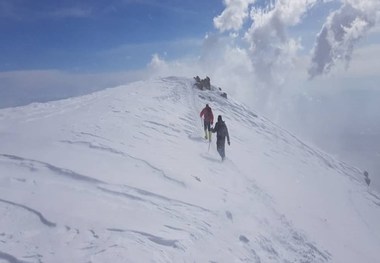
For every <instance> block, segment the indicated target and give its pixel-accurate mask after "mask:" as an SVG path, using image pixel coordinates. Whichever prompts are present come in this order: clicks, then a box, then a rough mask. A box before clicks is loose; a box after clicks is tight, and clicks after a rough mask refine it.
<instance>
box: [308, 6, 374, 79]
mask: <svg viewBox="0 0 380 263" xmlns="http://www.w3.org/2000/svg"><path fill="white" fill-rule="evenodd" d="M379 10H380V1H378V0H373V1H371V0H367V1H359V0H346V1H344V3H343V5H342V6H341V8H340V9H339V10H337V11H334V12H332V13H331V14H330V15H329V17H328V18H327V21H326V22H325V23H324V25H323V26H322V29H321V31H320V33H319V34H318V36H317V40H316V44H315V47H314V50H313V55H312V60H311V61H312V63H311V66H310V68H309V70H308V72H309V76H310V78H314V77H315V76H318V75H321V74H325V73H328V72H330V70H331V68H332V67H333V66H334V65H335V64H336V62H337V61H341V60H342V61H343V62H344V63H345V65H346V67H348V66H349V63H350V61H351V59H352V53H353V50H354V47H355V44H356V43H357V42H358V41H359V40H360V39H361V38H363V36H365V34H366V33H367V32H368V31H369V30H370V29H371V28H373V27H374V26H375V25H376V20H377V17H378V15H379V12H380V11H379Z"/></svg>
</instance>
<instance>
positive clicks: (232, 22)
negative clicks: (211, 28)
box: [214, 0, 256, 32]
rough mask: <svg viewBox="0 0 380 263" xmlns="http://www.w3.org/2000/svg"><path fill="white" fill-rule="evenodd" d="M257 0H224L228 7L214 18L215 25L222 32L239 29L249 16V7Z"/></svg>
mask: <svg viewBox="0 0 380 263" xmlns="http://www.w3.org/2000/svg"><path fill="white" fill-rule="evenodd" d="M255 2H256V0H224V4H225V6H226V9H225V10H224V11H223V12H222V14H220V15H219V16H217V17H215V18H214V25H215V27H216V28H217V29H218V30H220V31H221V32H224V31H228V30H235V31H238V30H240V29H241V27H242V26H243V23H244V20H245V19H246V18H248V8H249V6H250V4H253V3H255Z"/></svg>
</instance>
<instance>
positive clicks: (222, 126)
mask: <svg viewBox="0 0 380 263" xmlns="http://www.w3.org/2000/svg"><path fill="white" fill-rule="evenodd" d="M218 136H220V137H223V138H224V137H226V136H227V126H226V124H225V123H224V122H221V123H220V125H219V131H218Z"/></svg>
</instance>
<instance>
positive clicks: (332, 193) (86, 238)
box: [0, 77, 380, 262]
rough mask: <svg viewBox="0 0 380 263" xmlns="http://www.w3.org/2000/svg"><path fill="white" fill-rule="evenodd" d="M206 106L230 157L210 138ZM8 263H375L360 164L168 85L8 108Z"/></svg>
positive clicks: (0, 146)
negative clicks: (222, 126)
mask: <svg viewBox="0 0 380 263" xmlns="http://www.w3.org/2000/svg"><path fill="white" fill-rule="evenodd" d="M206 103H209V104H210V106H211V107H212V108H213V111H214V114H215V115H216V116H217V115H219V114H220V115H222V116H223V119H224V120H225V121H226V124H227V126H228V128H229V131H230V136H231V146H230V147H228V146H226V147H227V148H226V154H227V160H226V161H225V162H223V163H222V162H220V160H219V156H218V154H217V152H216V149H215V145H214V144H215V142H214V141H213V142H212V144H211V147H210V149H209V150H208V146H209V145H208V143H207V142H206V141H204V139H203V138H202V134H203V131H202V127H201V120H200V118H199V112H200V110H201V109H202V108H203V107H204V105H205V104H206ZM0 213H1V215H2V216H1V217H0V261H1V260H5V262H377V260H378V258H380V257H379V256H380V252H379V249H378V248H379V247H380V228H379V227H378V222H379V219H380V198H379V197H378V196H377V194H375V193H371V192H369V190H368V188H367V186H366V184H365V182H364V178H363V176H362V173H361V171H360V170H358V169H357V168H354V167H351V166H349V165H347V164H345V163H343V162H340V161H338V160H335V159H334V158H332V157H330V156H329V155H328V154H326V153H323V152H322V151H319V150H316V149H313V148H312V147H309V146H308V145H307V144H305V143H303V142H302V141H301V140H299V139H298V138H296V137H295V136H293V135H292V134H290V133H288V132H287V131H285V130H283V129H281V128H280V127H278V126H276V125H275V124H273V123H271V122H270V121H268V120H266V119H265V118H262V117H261V116H257V114H256V113H255V112H253V111H252V110H250V109H249V108H247V107H246V106H244V105H242V104H240V103H238V102H236V101H234V100H233V99H231V98H229V99H225V98H223V97H221V96H220V95H219V94H218V93H217V92H216V91H200V90H198V89H195V88H193V81H192V80H191V79H186V78H177V77H169V78H163V79H156V80H151V81H145V82H137V83H133V84H130V85H127V86H121V87H117V88H113V89H107V90H104V91H101V92H96V93H93V94H90V95H86V96H82V97H77V98H71V99H66V100H62V101H55V102H50V103H45V104H31V105H28V106H23V107H18V108H8V109H3V110H0Z"/></svg>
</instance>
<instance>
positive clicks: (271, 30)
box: [214, 0, 380, 86]
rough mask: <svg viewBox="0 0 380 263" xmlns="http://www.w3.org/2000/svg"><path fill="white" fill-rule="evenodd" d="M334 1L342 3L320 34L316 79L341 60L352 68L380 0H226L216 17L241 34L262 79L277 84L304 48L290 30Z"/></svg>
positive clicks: (314, 57) (313, 65)
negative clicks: (312, 13)
mask: <svg viewBox="0 0 380 263" xmlns="http://www.w3.org/2000/svg"><path fill="white" fill-rule="evenodd" d="M329 2H340V8H339V9H338V10H334V11H331V13H330V14H329V15H328V17H327V19H326V21H325V22H324V23H323V25H322V29H321V31H320V32H319V34H318V35H317V36H316V42H315V45H314V49H313V50H312V51H311V52H312V56H311V65H310V66H309V69H308V74H309V77H310V78H314V77H316V76H318V75H321V74H326V73H329V72H330V70H331V68H332V67H333V66H334V65H335V64H336V63H337V62H338V61H343V62H344V63H345V64H346V66H347V67H348V65H349V62H350V60H351V59H352V54H353V50H354V47H355V44H356V43H357V42H358V41H359V40H360V39H361V38H362V37H363V36H365V34H366V33H367V32H368V31H369V30H370V29H371V28H373V27H374V26H375V25H376V21H377V19H378V18H379V14H380V1H378V0H367V1H360V0H341V1H337V0H335V1H334V0H325V1H323V0H297V1H287V0H277V1H266V2H265V3H266V4H264V5H263V4H258V1H253V0H238V1H232V0H225V1H224V4H225V9H224V11H223V12H222V13H221V14H220V15H219V16H217V17H215V18H214V25H215V27H216V29H218V30H219V31H220V32H226V31H230V32H235V34H234V37H236V36H237V35H241V36H242V38H241V40H242V41H244V43H245V44H246V45H247V47H246V49H247V50H248V51H249V54H250V57H251V62H252V65H253V67H254V69H255V73H256V76H257V78H258V79H260V80H261V81H263V82H265V83H267V84H268V86H276V85H277V86H278V85H281V84H282V83H283V82H284V76H286V75H287V70H289V69H291V67H292V65H293V61H294V60H295V59H297V57H298V56H299V52H300V50H302V39H301V38H300V37H299V38H294V37H290V36H289V34H288V31H289V29H291V28H292V27H295V26H297V25H299V24H302V22H303V20H304V19H305V18H307V17H308V15H309V14H310V11H312V10H313V9H314V8H315V7H316V6H321V5H324V4H326V3H329ZM245 24H248V25H249V26H248V27H245V26H244V25H245Z"/></svg>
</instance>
